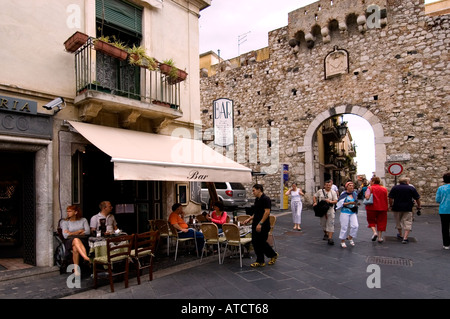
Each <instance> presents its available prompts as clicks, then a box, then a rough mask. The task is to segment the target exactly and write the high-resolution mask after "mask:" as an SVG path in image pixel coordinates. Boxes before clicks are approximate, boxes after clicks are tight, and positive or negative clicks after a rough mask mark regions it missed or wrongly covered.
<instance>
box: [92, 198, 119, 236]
mask: <svg viewBox="0 0 450 319" xmlns="http://www.w3.org/2000/svg"><path fill="white" fill-rule="evenodd" d="M99 208H100V212H99V213H98V214H97V215H94V216H92V218H91V222H90V227H91V233H94V232H95V231H97V230H100V219H106V232H105V234H106V235H108V234H112V233H113V232H114V230H116V229H117V222H116V219H115V218H114V215H111V212H112V210H113V207H112V205H111V202H109V201H104V202H101V203H100V205H99Z"/></svg>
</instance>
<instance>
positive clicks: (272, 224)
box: [269, 215, 277, 250]
mask: <svg viewBox="0 0 450 319" xmlns="http://www.w3.org/2000/svg"><path fill="white" fill-rule="evenodd" d="M269 218H270V231H269V238H271V239H272V246H273V248H274V249H275V250H277V249H276V245H275V237H274V236H273V228H274V227H275V223H276V222H277V217H276V216H274V215H270V216H269ZM269 244H270V242H269Z"/></svg>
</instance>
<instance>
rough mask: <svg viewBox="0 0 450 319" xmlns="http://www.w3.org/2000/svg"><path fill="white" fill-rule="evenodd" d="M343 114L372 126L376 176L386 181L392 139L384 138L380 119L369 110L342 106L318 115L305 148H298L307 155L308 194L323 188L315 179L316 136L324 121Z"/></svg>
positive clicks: (306, 184) (306, 140)
mask: <svg viewBox="0 0 450 319" xmlns="http://www.w3.org/2000/svg"><path fill="white" fill-rule="evenodd" d="M341 114H354V115H358V116H361V117H362V118H364V119H365V120H367V121H368V122H369V124H370V125H371V126H372V129H373V132H374V136H375V174H376V175H377V176H379V177H380V178H381V179H382V180H384V177H385V163H386V144H387V143H391V142H392V138H391V137H386V136H384V130H383V126H382V124H381V122H380V120H379V118H378V117H377V116H376V115H375V114H373V113H372V112H371V111H369V110H368V109H367V108H365V107H360V106H357V105H353V106H352V105H341V106H337V107H333V108H331V109H329V110H326V111H323V112H322V113H320V114H318V115H317V116H316V118H315V119H314V120H313V121H312V122H311V124H310V125H309V127H308V129H307V130H306V133H305V136H304V139H303V146H301V147H299V148H298V152H299V153H304V154H305V190H306V192H307V193H308V194H314V193H315V190H316V187H317V186H321V185H318V183H319V181H317V182H316V179H315V178H314V177H315V176H314V147H313V143H314V134H315V132H316V130H317V129H318V128H319V126H320V125H321V124H322V122H323V121H325V120H326V119H328V118H330V117H332V116H336V115H341ZM311 196H312V195H311ZM311 199H312V197H311Z"/></svg>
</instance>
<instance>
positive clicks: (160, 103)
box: [152, 100, 170, 107]
mask: <svg viewBox="0 0 450 319" xmlns="http://www.w3.org/2000/svg"><path fill="white" fill-rule="evenodd" d="M152 103H153V104H155V105H159V106H165V107H170V104H169V103H166V102H162V101H158V100H153V101H152Z"/></svg>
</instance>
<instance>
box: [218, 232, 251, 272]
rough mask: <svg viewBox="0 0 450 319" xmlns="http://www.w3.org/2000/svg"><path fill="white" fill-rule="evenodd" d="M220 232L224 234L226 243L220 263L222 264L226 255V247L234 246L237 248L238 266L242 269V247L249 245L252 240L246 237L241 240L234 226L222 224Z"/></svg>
mask: <svg viewBox="0 0 450 319" xmlns="http://www.w3.org/2000/svg"><path fill="white" fill-rule="evenodd" d="M222 230H223V233H224V234H225V238H226V242H225V243H226V244H225V250H224V252H223V258H222V263H223V260H224V259H225V255H226V252H227V248H228V246H235V247H239V259H240V265H241V268H242V246H243V245H247V244H248V243H250V242H251V241H252V239H251V238H246V237H244V238H241V235H240V233H239V227H238V226H237V225H235V224H223V225H222Z"/></svg>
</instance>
